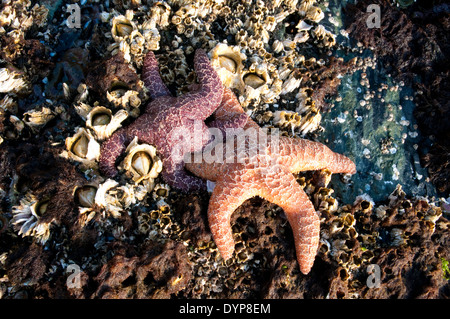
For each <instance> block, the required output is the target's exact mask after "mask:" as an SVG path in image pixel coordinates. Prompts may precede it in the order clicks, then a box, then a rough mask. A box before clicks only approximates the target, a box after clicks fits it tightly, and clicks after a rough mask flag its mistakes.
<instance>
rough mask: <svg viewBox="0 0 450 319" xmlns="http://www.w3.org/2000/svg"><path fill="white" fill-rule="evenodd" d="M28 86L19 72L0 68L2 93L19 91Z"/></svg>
mask: <svg viewBox="0 0 450 319" xmlns="http://www.w3.org/2000/svg"><path fill="white" fill-rule="evenodd" d="M27 86H28V84H27V82H26V81H25V79H24V78H23V76H21V75H20V74H19V73H17V72H15V71H10V70H9V69H7V68H1V69H0V93H8V92H13V93H17V92H20V91H22V90H23V89H24V88H26V87H27Z"/></svg>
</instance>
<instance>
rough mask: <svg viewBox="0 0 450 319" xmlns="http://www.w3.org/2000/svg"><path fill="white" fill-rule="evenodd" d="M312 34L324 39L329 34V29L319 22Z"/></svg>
mask: <svg viewBox="0 0 450 319" xmlns="http://www.w3.org/2000/svg"><path fill="white" fill-rule="evenodd" d="M312 34H313V35H314V37H315V38H316V39H318V40H320V41H322V40H323V39H324V38H325V36H326V35H327V30H325V27H324V26H323V25H321V24H319V25H318V26H317V27H315V28H314V29H313V30H312Z"/></svg>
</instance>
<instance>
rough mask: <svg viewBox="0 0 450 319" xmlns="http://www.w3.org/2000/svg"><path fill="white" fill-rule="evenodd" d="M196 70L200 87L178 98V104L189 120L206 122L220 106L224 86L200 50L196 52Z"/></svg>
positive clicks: (203, 52) (204, 53)
mask: <svg viewBox="0 0 450 319" xmlns="http://www.w3.org/2000/svg"><path fill="white" fill-rule="evenodd" d="M194 68H195V72H196V73H197V78H198V81H199V84H200V86H199V87H196V88H197V90H195V91H192V92H188V93H186V94H184V95H182V96H180V97H178V102H179V105H180V107H181V108H182V109H183V111H184V112H185V114H186V115H187V116H188V117H189V118H192V119H199V120H205V119H206V118H208V117H209V116H210V115H211V114H212V113H213V112H214V111H215V110H216V108H217V107H218V106H219V104H220V101H221V100H222V95H223V85H222V82H221V80H220V78H219V76H218V75H217V73H216V71H215V70H214V68H213V67H212V65H211V63H210V61H209V59H208V56H207V55H206V52H205V51H203V50H200V49H199V50H197V51H196V52H195V57H194Z"/></svg>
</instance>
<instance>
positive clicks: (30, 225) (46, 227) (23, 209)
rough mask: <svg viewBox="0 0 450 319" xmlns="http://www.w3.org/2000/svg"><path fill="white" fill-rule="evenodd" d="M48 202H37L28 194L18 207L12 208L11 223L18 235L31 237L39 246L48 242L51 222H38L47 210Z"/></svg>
mask: <svg viewBox="0 0 450 319" xmlns="http://www.w3.org/2000/svg"><path fill="white" fill-rule="evenodd" d="M48 202H49V201H48V200H41V201H39V200H38V199H37V198H36V197H35V196H34V195H33V194H30V193H28V194H26V195H25V197H24V198H22V199H21V200H20V205H17V206H13V208H12V213H13V218H12V221H11V223H12V224H13V226H14V228H15V230H16V231H18V234H19V235H21V236H22V237H24V236H33V237H35V238H36V239H37V240H38V242H40V243H41V244H44V243H45V242H46V241H47V240H48V238H49V237H50V224H51V222H48V223H43V222H40V219H41V217H42V216H43V214H45V212H46V210H47V205H48Z"/></svg>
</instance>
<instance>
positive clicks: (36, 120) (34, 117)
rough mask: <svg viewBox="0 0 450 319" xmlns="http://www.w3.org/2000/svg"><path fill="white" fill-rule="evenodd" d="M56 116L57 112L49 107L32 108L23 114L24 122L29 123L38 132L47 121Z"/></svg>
mask: <svg viewBox="0 0 450 319" xmlns="http://www.w3.org/2000/svg"><path fill="white" fill-rule="evenodd" d="M54 117H55V114H54V113H53V112H52V111H51V110H50V109H49V108H48V107H43V108H42V109H41V110H30V111H28V112H25V113H24V114H23V122H24V123H25V124H26V125H28V126H29V127H30V128H31V130H32V131H33V132H38V131H39V129H40V128H41V127H43V126H44V125H45V124H47V122H49V121H50V120H51V119H53V118H54Z"/></svg>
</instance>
